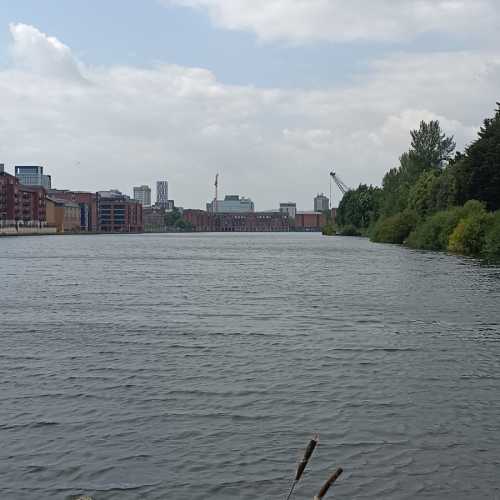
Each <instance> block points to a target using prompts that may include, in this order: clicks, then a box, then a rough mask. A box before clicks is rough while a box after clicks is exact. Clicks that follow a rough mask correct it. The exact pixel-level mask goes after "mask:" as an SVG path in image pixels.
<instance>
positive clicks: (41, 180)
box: [15, 165, 52, 189]
mask: <svg viewBox="0 0 500 500" xmlns="http://www.w3.org/2000/svg"><path fill="white" fill-rule="evenodd" d="M15 174H16V177H17V178H18V179H19V182H20V183H21V184H23V185H24V186H40V187H43V188H45V189H50V188H51V187H52V179H51V177H50V175H45V174H44V173H43V167H41V166H38V165H16V167H15Z"/></svg>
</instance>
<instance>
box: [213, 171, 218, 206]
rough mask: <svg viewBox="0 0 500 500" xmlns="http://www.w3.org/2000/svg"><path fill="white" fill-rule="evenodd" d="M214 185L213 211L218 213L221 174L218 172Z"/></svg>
mask: <svg viewBox="0 0 500 500" xmlns="http://www.w3.org/2000/svg"><path fill="white" fill-rule="evenodd" d="M214 187H215V197H214V201H213V202H212V212H213V213H214V214H216V213H217V200H218V199H219V174H217V175H216V176H215V182H214Z"/></svg>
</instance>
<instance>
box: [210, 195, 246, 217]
mask: <svg viewBox="0 0 500 500" xmlns="http://www.w3.org/2000/svg"><path fill="white" fill-rule="evenodd" d="M207 212H211V213H217V214H221V213H227V214H231V213H250V212H255V205H254V202H253V201H252V200H251V199H250V198H244V197H243V196H241V197H240V195H238V194H228V195H226V196H225V198H224V199H223V200H213V201H212V202H210V203H207Z"/></svg>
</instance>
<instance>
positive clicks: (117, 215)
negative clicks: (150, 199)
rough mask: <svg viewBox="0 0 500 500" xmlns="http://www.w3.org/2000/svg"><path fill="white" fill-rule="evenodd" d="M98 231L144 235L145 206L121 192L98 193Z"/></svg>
mask: <svg viewBox="0 0 500 500" xmlns="http://www.w3.org/2000/svg"><path fill="white" fill-rule="evenodd" d="M97 213H98V231H101V232H104V233H142V232H143V231H144V221H143V206H142V203H140V202H139V201H137V200H131V199H130V198H129V197H128V196H126V195H124V194H122V193H120V192H119V191H116V190H112V191H99V192H98V193H97Z"/></svg>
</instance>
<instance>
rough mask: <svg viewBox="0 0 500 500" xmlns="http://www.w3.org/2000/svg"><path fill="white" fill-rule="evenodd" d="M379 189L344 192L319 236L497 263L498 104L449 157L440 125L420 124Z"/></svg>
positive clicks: (449, 141)
mask: <svg viewBox="0 0 500 500" xmlns="http://www.w3.org/2000/svg"><path fill="white" fill-rule="evenodd" d="M410 134H411V139H412V140H411V145H410V149H409V151H408V152H406V153H403V155H401V157H400V159H399V166H398V167H396V168H393V169H391V170H390V171H389V172H387V173H386V175H385V176H384V179H383V183H382V187H381V188H379V187H375V186H367V185H365V184H360V185H359V187H358V188H357V189H354V190H351V191H348V192H347V193H346V194H345V195H344V197H343V198H342V201H341V202H340V205H339V208H338V211H337V225H336V227H333V225H332V224H327V226H325V230H324V232H323V234H327V235H329V234H338V235H343V236H365V237H369V238H370V240H371V241H374V242H378V243H393V244H400V245H405V246H407V247H409V248H414V249H421V250H435V251H448V252H451V253H455V254H460V255H465V256H470V257H479V258H481V259H484V260H485V261H487V262H492V263H498V262H500V103H497V110H496V112H495V115H494V116H493V118H487V119H486V120H484V123H483V126H482V127H481V129H480V130H479V133H478V137H477V139H476V140H475V141H474V142H472V144H470V145H469V146H468V147H466V148H465V151H464V153H461V152H455V146H456V145H455V141H454V139H453V137H448V136H446V134H445V133H444V132H443V131H442V130H441V126H440V124H439V121H430V122H428V123H426V122H424V121H422V122H421V123H420V128H419V129H418V130H413V131H411V132H410Z"/></svg>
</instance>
